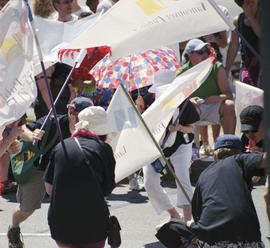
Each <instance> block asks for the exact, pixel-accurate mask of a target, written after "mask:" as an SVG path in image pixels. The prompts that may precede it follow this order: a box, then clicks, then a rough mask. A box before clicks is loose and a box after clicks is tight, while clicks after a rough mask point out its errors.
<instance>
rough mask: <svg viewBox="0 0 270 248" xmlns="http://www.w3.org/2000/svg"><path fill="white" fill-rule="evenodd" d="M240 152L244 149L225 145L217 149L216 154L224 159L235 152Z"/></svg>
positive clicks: (218, 157)
mask: <svg viewBox="0 0 270 248" xmlns="http://www.w3.org/2000/svg"><path fill="white" fill-rule="evenodd" d="M240 152H242V151H241V150H239V149H235V148H227V147H224V148H219V149H217V150H216V151H215V154H216V156H217V159H223V158H225V157H229V156H232V155H234V154H238V153H240Z"/></svg>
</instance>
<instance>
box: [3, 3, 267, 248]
mask: <svg viewBox="0 0 270 248" xmlns="http://www.w3.org/2000/svg"><path fill="white" fill-rule="evenodd" d="M7 2H8V0H6V1H0V8H2V7H4V6H5V4H6V3H7ZM116 2H117V1H116V0H86V2H85V6H80V5H79V4H78V2H77V0H47V1H45V0H42V1H41V0H34V2H33V13H34V15H35V16H39V17H40V18H48V19H52V20H55V21H58V22H76V21H77V20H78V19H80V18H84V17H86V16H89V15H95V14H96V13H104V12H106V11H108V9H110V8H111V7H112V6H113V5H114V4H115V3H116ZM235 3H236V4H237V5H239V6H240V7H241V8H242V9H243V13H241V14H240V15H239V16H237V17H235V18H234V25H235V26H236V27H237V28H238V30H239V32H240V33H241V34H242V35H243V36H244V37H245V39H246V40H247V41H248V42H249V43H250V45H251V46H252V47H253V48H254V49H255V51H257V53H259V40H260V36H261V30H260V24H259V4H260V2H259V0H235ZM219 7H220V8H221V10H222V11H223V12H224V13H225V14H226V16H227V17H228V18H229V15H228V10H226V8H224V7H223V6H219ZM239 48H240V53H241V67H240V73H239V80H240V81H242V82H244V83H246V84H249V85H252V86H255V87H261V82H260V79H261V77H260V75H261V70H260V63H259V58H258V57H257V55H256V54H254V53H253V52H252V51H251V50H250V47H249V45H247V44H246V43H245V42H244V41H242V40H240V39H239V36H238V35H237V33H236V32H233V31H229V30H224V31H222V32H219V33H215V34H210V35H206V36H203V37H198V38H196V39H191V40H189V41H186V42H183V43H181V44H179V51H180V53H181V55H182V58H181V63H182V65H181V67H180V68H179V69H177V70H176V71H175V72H169V71H163V72H160V71H158V72H156V73H155V77H154V85H155V84H156V85H158V84H159V85H163V84H168V85H169V84H170V83H171V82H172V81H173V80H174V78H175V77H178V76H179V75H181V74H182V73H184V72H185V71H187V70H189V69H190V68H191V67H194V66H196V65H197V64H199V63H200V62H202V61H204V60H206V59H207V58H209V57H213V67H212V69H211V72H210V74H209V75H208V76H207V78H206V80H205V81H204V83H203V84H202V85H201V86H200V87H199V88H198V89H197V90H195V91H194V92H193V93H192V95H191V96H190V97H189V98H188V99H186V100H185V101H184V102H183V103H182V104H181V105H180V106H178V108H177V109H176V111H175V113H174V115H173V117H172V120H171V121H170V123H169V124H168V126H167V128H166V132H165V133H166V134H168V133H170V134H172V135H171V137H173V138H172V139H171V140H170V142H166V143H165V144H162V149H163V153H164V156H165V157H166V158H167V159H168V160H169V161H170V163H171V164H172V166H173V168H174V171H175V176H176V177H177V179H178V180H179V181H180V182H181V185H179V184H178V183H176V185H177V204H176V207H177V208H181V209H182V212H183V215H182V213H181V212H179V211H178V209H177V208H176V207H174V205H173V204H172V203H171V201H170V199H169V197H168V195H167V193H166V191H165V190H164V188H162V186H161V184H160V181H161V180H160V178H161V176H162V175H161V173H160V171H157V169H156V167H155V165H156V163H159V162H160V161H161V162H162V163H163V164H164V161H162V160H163V158H159V159H158V160H156V161H153V163H151V164H149V165H145V166H144V167H143V179H144V182H143V183H144V184H143V187H144V189H145V190H146V192H147V194H148V198H149V201H150V202H151V204H152V206H153V208H154V209H155V211H156V213H157V214H161V213H162V212H164V211H165V212H167V213H168V215H169V219H168V220H166V222H165V224H164V223H161V224H159V225H158V226H157V231H158V232H164V230H165V233H166V232H167V233H169V232H170V231H171V230H170V226H169V225H168V223H174V224H176V225H177V224H179V225H182V224H183V223H184V225H185V227H186V228H187V230H188V231H189V232H190V233H192V235H194V237H195V239H193V240H192V242H191V241H190V245H194V247H264V244H263V243H262V241H261V233H260V224H259V220H258V217H257V213H256V209H255V207H254V203H253V200H252V196H251V191H252V188H253V184H254V182H255V180H256V179H258V177H262V176H264V174H265V173H264V168H265V166H266V153H264V152H265V149H264V146H263V107H261V106H257V105H250V106H247V107H245V108H244V109H243V110H242V112H241V113H240V122H241V132H242V136H241V139H240V137H237V136H235V129H236V110H235V103H234V99H235V92H234V91H233V89H232V87H231V86H232V82H231V74H230V69H231V67H232V65H233V62H234V60H235V57H236V54H237V51H238V50H239ZM179 51H178V52H179ZM70 70H71V68H70V66H68V65H65V64H61V63H56V64H55V65H53V66H51V67H49V68H48V69H47V70H46V74H47V77H48V79H49V85H50V89H51V92H52V96H53V99H56V97H57V95H58V92H59V91H60V89H61V88H62V85H63V84H64V82H65V80H66V78H67V76H68V74H69V73H70ZM161 74H162V75H161ZM162 77H163V78H162ZM164 77H165V80H164ZM35 80H36V84H37V88H38V96H37V99H36V101H35V103H34V112H35V117H36V120H35V121H32V122H28V121H27V116H26V115H23V116H22V117H21V118H20V119H18V120H17V121H15V122H13V123H11V124H9V125H6V127H4V128H3V127H1V128H2V129H3V133H2V137H1V140H0V185H1V187H0V188H1V194H8V193H9V192H12V191H14V190H17V200H18V203H19V206H18V207H17V208H16V209H15V210H14V213H13V215H12V223H11V224H10V226H9V227H8V233H7V236H8V242H9V248H23V247H24V244H23V241H22V239H21V230H20V224H21V223H22V222H23V221H25V220H26V219H27V218H28V217H29V216H31V215H32V214H33V213H34V211H35V210H36V209H39V208H40V207H41V203H42V201H43V198H44V196H45V194H46V192H47V194H48V195H50V208H49V211H48V224H49V227H50V231H51V236H52V238H53V239H54V240H55V241H56V243H57V245H58V247H61V248H102V247H104V246H105V243H106V238H107V235H108V229H109V216H110V212H109V209H108V206H107V202H106V197H107V196H109V195H110V194H111V193H112V191H113V189H114V188H115V187H116V183H115V174H114V170H115V163H116V162H115V159H114V155H113V150H112V148H111V146H110V145H109V144H108V143H107V142H106V140H107V135H108V134H109V133H110V132H111V131H112V130H111V129H110V125H109V123H108V120H107V114H106V107H107V106H108V105H109V102H110V99H111V98H112V95H113V93H114V90H113V89H96V88H95V86H96V81H95V78H94V77H93V76H91V75H90V79H88V80H84V79H83V78H82V79H78V78H76V79H74V78H72V77H71V79H70V80H69V82H68V86H67V87H66V88H65V89H64V91H63V94H62V95H61V96H60V98H59V101H58V103H57V104H56V106H55V108H56V112H57V116H56V117H55V116H51V117H50V118H49V121H48V122H47V124H46V125H49V123H50V125H52V126H50V128H49V129H48V130H47V129H46V130H47V131H46V132H47V134H45V131H44V130H41V129H40V128H41V126H42V124H43V122H44V120H45V119H46V115H47V114H48V112H49V110H50V109H51V102H50V98H49V94H48V91H47V89H46V86H45V79H44V75H43V74H42V73H40V74H38V75H36V76H35ZM82 89H86V90H85V91H84V90H82ZM82 92H88V93H87V94H83V93H82ZM89 92H90V93H89ZM97 92H98V94H100V93H101V94H103V98H104V99H106V101H105V103H104V102H103V103H102V104H101V102H100V101H97V100H96V99H95V97H94V96H95V94H97ZM155 93H156V92H155V88H152V89H151V88H149V87H144V88H142V89H138V90H137V91H136V92H131V96H132V98H133V100H134V102H135V103H136V105H137V107H138V110H139V111H140V112H141V113H142V112H144V111H145V110H146V108H148V107H149V106H150V105H151V104H152V103H153V102H154V101H155V98H156V97H157V94H155ZM56 118H57V121H58V123H59V125H60V128H61V133H62V137H63V139H64V141H61V140H60V138H59V137H58V138H57V139H56V140H55V141H54V144H53V145H52V146H51V147H50V149H48V151H46V153H45V154H43V155H42V156H41V157H40V158H39V159H36V160H35V161H34V162H33V164H34V166H35V167H36V168H37V169H36V170H35V171H34V173H33V174H32V175H31V177H30V179H29V180H27V182H24V183H18V184H16V183H14V182H13V181H12V180H10V178H11V179H12V176H11V175H10V173H9V172H10V171H11V169H10V160H11V158H10V155H11V154H18V153H19V152H20V151H21V146H20V141H19V140H22V141H23V142H34V141H36V142H38V143H40V142H41V141H42V139H43V137H44V135H48V140H52V139H53V137H54V135H55V133H56V129H57V125H56V124H57V123H56ZM207 125H212V126H213V132H212V133H213V147H211V146H210V141H209V137H208V132H207V130H208V127H207ZM196 126H197V127H200V135H201V147H199V149H200V154H201V155H214V159H215V162H214V163H213V164H211V165H210V166H209V167H208V168H207V169H206V170H205V171H204V172H203V173H202V174H201V176H200V177H199V180H198V183H197V185H196V187H195V191H194V190H193V189H192V186H191V182H190V170H189V169H190V166H191V157H192V145H193V142H194V128H195V127H196ZM220 128H222V132H223V134H224V135H220ZM173 134H174V135H173ZM134 175H136V174H134ZM134 175H133V176H131V179H132V180H136V177H134ZM267 180H268V178H267ZM176 181H177V180H176ZM137 186H138V185H137ZM137 186H136V185H135V186H134V187H132V188H131V189H140V190H141V189H142V187H137ZM67 192H68V193H67ZM70 194H72V195H73V197H74V199H73V200H72V201H70V198H69V195H70ZM86 196H87V197H86ZM264 199H265V205H266V213H267V216H268V218H269V220H270V206H269V201H268V185H267V186H266V190H265V194H264ZM78 203H82V204H78ZM70 213H73V214H72V215H71V214H70ZM71 218H72V219H71ZM250 223H251V224H250ZM179 237H180V236H179ZM177 238H178V237H177ZM181 238H183V240H185V237H182V236H181ZM179 239H180V238H179ZM160 240H161V242H163V243H164V244H165V243H166V244H168V243H169V242H167V241H166V235H165V241H164V239H160ZM194 240H195V241H194ZM186 241H188V240H186ZM234 245H235V246H234ZM167 247H176V246H170V245H168V246H167ZM179 247H181V246H179Z"/></svg>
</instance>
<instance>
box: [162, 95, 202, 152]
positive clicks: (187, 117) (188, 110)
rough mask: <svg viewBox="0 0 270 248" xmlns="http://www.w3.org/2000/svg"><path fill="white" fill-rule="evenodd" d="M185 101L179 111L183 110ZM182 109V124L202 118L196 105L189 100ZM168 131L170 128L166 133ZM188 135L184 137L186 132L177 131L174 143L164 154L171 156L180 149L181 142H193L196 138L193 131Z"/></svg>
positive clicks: (180, 121)
mask: <svg viewBox="0 0 270 248" xmlns="http://www.w3.org/2000/svg"><path fill="white" fill-rule="evenodd" d="M185 102H186V101H184V102H183V103H182V104H181V105H180V106H179V107H178V110H179V112H180V111H181V110H182V108H183V106H184V104H185ZM182 111H183V112H182V115H181V116H180V118H179V124H181V125H182V126H186V125H188V124H192V123H195V122H196V121H198V120H200V116H199V114H198V112H197V110H196V108H195V107H194V105H193V104H192V103H191V102H190V101H189V100H188V102H187V103H186V105H185V108H184V110H182ZM170 124H171V122H170V123H169V125H170ZM168 132H169V130H168V129H167V131H166V135H167V133H168ZM166 135H165V136H166ZM186 135H187V136H186V137H184V133H182V132H177V133H176V138H175V142H174V144H173V145H172V146H170V147H166V148H165V149H164V150H163V152H164V155H165V156H166V157H170V156H171V155H172V154H173V153H175V152H176V150H177V149H178V147H179V146H180V145H181V144H189V143H191V142H192V141H193V139H194V134H193V133H188V134H186Z"/></svg>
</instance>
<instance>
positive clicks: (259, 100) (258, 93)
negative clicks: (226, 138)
mask: <svg viewBox="0 0 270 248" xmlns="http://www.w3.org/2000/svg"><path fill="white" fill-rule="evenodd" d="M263 95H264V91H263V90H262V89H259V88H257V87H254V86H251V85H248V84H245V83H242V82H240V81H236V82H235V96H236V97H235V112H236V116H237V122H236V123H237V124H236V130H235V134H236V135H237V136H240V135H241V132H240V119H239V116H240V113H241V111H242V110H243V109H244V108H245V107H247V106H249V105H259V106H262V107H263Z"/></svg>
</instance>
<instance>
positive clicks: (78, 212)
mask: <svg viewBox="0 0 270 248" xmlns="http://www.w3.org/2000/svg"><path fill="white" fill-rule="evenodd" d="M109 132H110V129H109V125H108V123H107V116H106V111H105V110H104V109H103V108H102V107H96V106H90V107H88V108H86V109H84V110H83V111H81V112H80V113H79V115H78V122H77V123H76V124H75V132H74V133H73V135H72V137H71V138H68V139H66V140H65V141H64V143H65V147H66V151H64V149H63V147H62V145H61V144H58V145H57V146H56V147H55V149H54V150H53V152H52V154H51V158H50V162H49V165H48V167H47V170H46V172H45V176H44V179H45V187H46V190H47V193H48V194H50V195H51V203H50V208H49V211H48V223H49V226H50V231H51V235H52V238H53V239H55V240H56V243H57V245H58V246H59V247H65V248H68V247H72V248H76V247H78V248H79V247H85V248H92V247H93V248H103V247H104V245H105V241H106V238H107V234H108V228H109V209H108V207H107V204H106V201H105V199H104V197H105V196H108V195H109V194H110V193H111V192H112V190H113V189H114V187H115V180H114V178H115V175H114V169H115V159H114V156H113V151H112V148H111V147H110V145H109V144H107V143H105V142H104V139H105V138H106V134H108V133H109Z"/></svg>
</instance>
